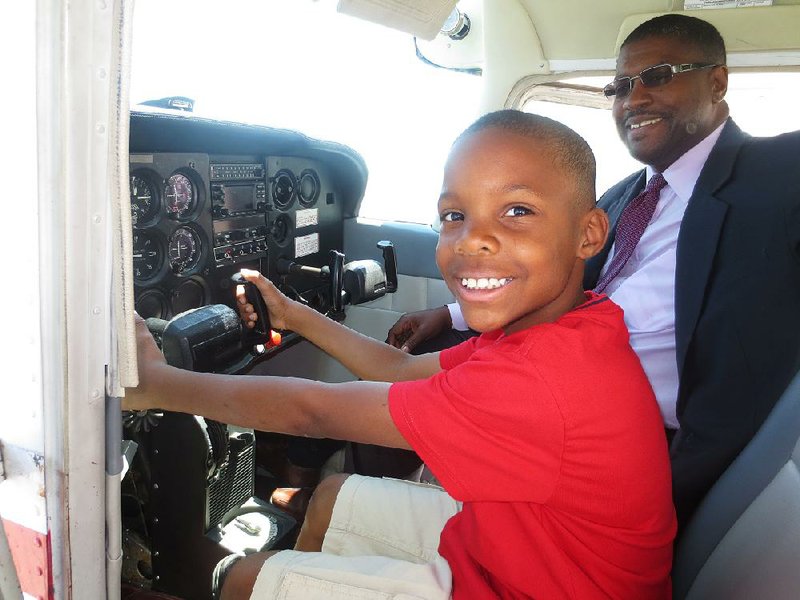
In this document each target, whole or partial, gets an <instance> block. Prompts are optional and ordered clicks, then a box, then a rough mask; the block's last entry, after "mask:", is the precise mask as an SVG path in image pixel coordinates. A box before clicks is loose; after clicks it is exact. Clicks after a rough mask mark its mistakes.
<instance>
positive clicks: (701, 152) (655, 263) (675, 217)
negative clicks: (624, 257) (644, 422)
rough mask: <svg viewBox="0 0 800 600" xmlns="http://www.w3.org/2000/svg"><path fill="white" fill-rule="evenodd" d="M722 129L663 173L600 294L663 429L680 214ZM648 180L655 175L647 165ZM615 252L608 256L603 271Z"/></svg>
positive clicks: (457, 314) (671, 409)
mask: <svg viewBox="0 0 800 600" xmlns="http://www.w3.org/2000/svg"><path fill="white" fill-rule="evenodd" d="M722 127H723V125H720V126H719V127H718V128H717V129H715V130H714V131H713V132H711V134H709V135H708V137H706V138H705V139H703V140H702V141H701V142H700V143H698V144H697V145H696V146H695V147H694V148H692V149H691V150H689V151H688V152H686V154H684V155H683V156H681V157H680V158H679V159H678V160H676V161H675V162H674V163H673V164H672V165H670V166H669V168H668V169H666V170H665V171H664V172H663V173H662V175H663V176H664V179H665V180H666V181H667V185H666V186H664V188H663V189H662V190H661V194H660V196H659V199H658V204H657V205H656V210H655V212H654V213H653V217H652V219H650V223H649V224H648V226H647V229H645V231H644V233H643V234H642V237H641V239H640V240H639V243H638V244H637V245H636V248H635V249H634V251H633V254H632V255H631V257H630V258H629V259H628V262H627V263H626V264H625V266H624V267H623V268H622V270H621V271H620V272H619V274H618V275H617V276H616V277H615V278H614V279H612V280H611V282H610V283H609V284H608V286H607V287H606V289H605V293H606V294H608V296H609V297H610V298H611V299H612V300H614V302H616V303H617V304H619V305H620V306H621V307H622V310H623V311H624V313H625V324H626V325H627V326H628V331H629V332H630V336H631V347H632V348H633V350H634V351H635V352H636V354H637V355H638V356H639V360H640V361H641V362H642V367H643V368H644V371H645V373H646V374H647V377H648V378H649V379H650V384H651V385H652V386H653V391H654V392H655V395H656V400H658V405H659V407H660V409H661V416H662V417H663V418H664V425H665V426H666V427H670V428H672V429H677V428H678V427H679V425H678V418H677V416H676V413H675V407H676V401H677V397H678V366H677V359H676V356H675V250H676V246H677V244H678V232H679V231H680V226H681V221H682V220H683V214H684V212H685V211H686V206H687V205H688V203H689V198H691V197H692V193H693V192H694V186H695V184H696V183H697V178H698V177H699V176H700V171H701V170H702V168H703V165H704V164H705V162H706V160H707V159H708V155H709V154H710V153H711V150H712V148H713V147H714V144H716V142H717V139H718V138H719V135H720V133H722ZM646 171H647V173H646V174H647V180H648V181H649V180H650V177H652V176H653V175H654V173H655V171H653V169H651V168H650V167H647V169H646ZM614 250H615V248H614V247H612V248H611V251H610V252H609V253H608V258H607V259H606V264H605V265H604V267H603V270H602V272H601V276H602V273H603V272H605V270H606V269H607V268H608V265H609V263H610V262H611V259H612V257H613V256H614ZM448 309H449V310H450V316H451V318H452V320H453V328H455V329H467V328H468V327H467V324H466V322H465V321H464V317H463V316H462V314H461V310H460V309H459V308H458V304H449V305H448Z"/></svg>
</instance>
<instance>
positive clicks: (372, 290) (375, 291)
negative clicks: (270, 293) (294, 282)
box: [276, 240, 397, 316]
mask: <svg viewBox="0 0 800 600" xmlns="http://www.w3.org/2000/svg"><path fill="white" fill-rule="evenodd" d="M377 247H378V248H379V249H380V250H381V253H382V254H383V266H381V265H380V263H378V262H377V261H374V260H371V259H366V260H354V261H350V262H348V263H346V264H345V262H344V258H345V257H344V254H342V253H341V252H338V251H336V250H331V251H330V259H329V261H328V265H327V266H325V267H309V266H306V265H303V264H300V263H298V262H294V261H291V260H289V259H287V258H279V259H278V261H277V265H276V266H277V271H278V274H279V275H288V274H290V273H293V274H300V275H308V276H311V277H318V278H320V279H327V280H329V281H330V294H331V313H333V314H332V316H333V315H339V314H341V313H342V311H343V307H344V305H345V304H362V303H364V302H369V301H370V300H375V299H377V298H380V297H381V296H383V295H384V294H392V293H394V292H396V291H397V258H396V256H395V252H394V245H393V244H392V242H390V241H387V240H382V241H380V242H378V245H377Z"/></svg>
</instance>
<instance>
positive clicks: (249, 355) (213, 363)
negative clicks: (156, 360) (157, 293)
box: [146, 273, 275, 373]
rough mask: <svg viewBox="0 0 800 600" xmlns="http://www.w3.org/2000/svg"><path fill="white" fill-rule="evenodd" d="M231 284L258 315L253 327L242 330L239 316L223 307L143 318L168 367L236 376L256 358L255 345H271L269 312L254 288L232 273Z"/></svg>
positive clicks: (206, 307)
mask: <svg viewBox="0 0 800 600" xmlns="http://www.w3.org/2000/svg"><path fill="white" fill-rule="evenodd" d="M231 281H232V282H233V283H234V284H236V285H243V286H244V292H245V297H246V298H247V301H248V302H249V303H250V304H252V305H253V307H254V309H255V311H256V315H258V320H257V321H256V324H255V327H254V328H253V329H249V328H247V327H245V326H244V325H243V324H242V321H241V319H240V317H239V313H238V312H237V311H236V310H235V309H233V308H231V307H230V306H227V305H225V304H211V305H208V306H203V307H200V308H195V309H192V310H187V311H186V312H182V313H180V314H179V315H175V316H174V317H173V318H172V319H170V320H169V321H165V320H164V319H154V318H151V319H147V320H146V323H147V327H148V328H149V329H150V331H151V332H152V333H153V335H154V337H155V338H156V339H157V340H160V345H161V351H162V352H163V353H164V358H166V360H167V362H168V363H169V364H170V365H172V366H174V367H178V368H180V369H187V370H189V371H199V372H204V373H237V372H239V371H242V370H245V369H246V368H248V367H250V366H251V365H252V364H253V363H254V361H255V360H256V359H257V358H258V353H256V352H255V351H254V349H255V348H256V347H257V346H259V345H261V346H264V347H269V346H273V345H275V344H274V338H273V333H272V331H271V327H270V322H269V312H268V311H267V307H266V305H265V304H264V299H263V298H262V297H261V293H260V292H259V291H258V288H256V286H255V285H254V284H252V283H250V282H249V281H247V280H245V279H244V278H243V277H242V275H241V273H235V274H234V275H233V276H232V277H231Z"/></svg>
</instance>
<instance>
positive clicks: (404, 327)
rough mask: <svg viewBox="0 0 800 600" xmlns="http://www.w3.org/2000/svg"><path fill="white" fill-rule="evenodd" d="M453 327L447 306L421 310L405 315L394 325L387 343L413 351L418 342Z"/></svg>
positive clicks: (406, 350)
mask: <svg viewBox="0 0 800 600" xmlns="http://www.w3.org/2000/svg"><path fill="white" fill-rule="evenodd" d="M451 327H453V321H452V320H451V318H450V311H449V310H447V307H446V306H440V307H438V308H430V309H428V310H419V311H416V312H411V313H408V314H405V315H403V316H402V317H400V319H399V320H398V321H397V323H395V324H394V325H392V328H391V329H390V330H389V334H388V335H387V337H386V343H387V344H390V345H392V346H394V347H395V348H400V350H402V351H403V352H411V350H413V349H414V348H415V347H416V346H417V345H418V344H420V343H422V342H424V341H425V340H429V339H431V338H432V337H435V336H437V335H439V334H440V333H442V332H443V331H445V330H447V329H450V328H451Z"/></svg>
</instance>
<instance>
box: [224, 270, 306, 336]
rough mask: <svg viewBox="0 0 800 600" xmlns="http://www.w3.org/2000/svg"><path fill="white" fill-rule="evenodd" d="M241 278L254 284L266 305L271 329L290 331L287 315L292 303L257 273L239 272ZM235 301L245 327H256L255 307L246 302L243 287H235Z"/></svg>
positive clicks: (250, 271)
mask: <svg viewBox="0 0 800 600" xmlns="http://www.w3.org/2000/svg"><path fill="white" fill-rule="evenodd" d="M241 273H242V277H244V278H245V279H246V280H247V281H249V282H250V283H253V284H255V286H256V288H258V291H259V293H260V294H261V297H262V298H264V303H265V304H266V305H267V310H268V311H269V321H270V325H271V326H272V328H273V329H291V327H290V326H289V324H288V323H287V319H286V317H287V313H288V309H289V307H290V306H291V305H292V303H293V301H292V300H289V298H287V297H286V296H284V295H283V294H282V293H281V292H280V290H278V288H276V287H275V286H274V285H273V284H272V282H271V281H270V280H269V279H267V278H266V277H264V276H263V275H262V274H261V273H259V272H258V271H252V270H250V269H242V270H241ZM236 301H237V304H238V306H239V316H240V317H241V319H242V321H243V322H244V324H245V326H246V327H248V328H249V329H252V328H253V327H255V326H256V321H257V320H258V316H257V315H256V312H255V307H253V305H252V304H250V303H249V302H248V301H247V298H246V297H245V294H244V286H242V285H237V286H236Z"/></svg>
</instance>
